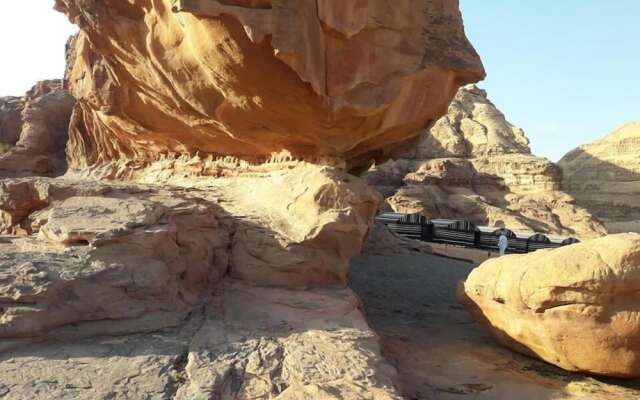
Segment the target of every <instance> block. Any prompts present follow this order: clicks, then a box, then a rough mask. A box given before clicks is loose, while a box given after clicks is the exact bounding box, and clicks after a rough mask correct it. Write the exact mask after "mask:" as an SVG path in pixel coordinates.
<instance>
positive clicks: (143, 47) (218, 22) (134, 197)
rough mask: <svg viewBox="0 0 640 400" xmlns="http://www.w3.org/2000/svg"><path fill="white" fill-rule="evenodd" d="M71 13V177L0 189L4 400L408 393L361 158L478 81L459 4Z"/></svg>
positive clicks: (76, 0)
mask: <svg viewBox="0 0 640 400" xmlns="http://www.w3.org/2000/svg"><path fill="white" fill-rule="evenodd" d="M55 4H56V8H57V9H58V10H60V11H62V12H64V13H65V14H66V15H67V16H68V17H69V19H70V20H71V21H72V22H74V23H75V24H77V25H78V26H79V27H80V33H79V34H78V36H76V37H75V38H73V39H72V40H71V41H70V42H69V46H68V49H67V50H68V51H67V59H68V67H67V72H66V76H65V78H66V84H67V86H68V88H69V90H70V92H71V93H72V95H73V96H74V97H75V98H76V99H77V103H76V105H75V107H74V110H73V114H72V116H71V122H70V129H69V143H68V145H67V155H68V161H69V164H70V167H71V168H70V171H68V173H67V174H66V175H65V179H54V180H52V179H22V180H4V181H3V182H2V183H1V185H0V231H1V232H2V233H4V234H10V235H13V236H2V243H1V244H0V248H1V250H2V251H1V252H0V254H3V255H2V256H0V338H2V339H3V341H2V348H0V351H1V353H0V376H2V385H1V386H0V395H5V397H9V398H35V399H37V398H51V397H54V398H67V397H72V398H80V399H84V398H86V399H112V398H167V399H170V398H183V399H200V398H213V399H238V400H239V399H283V400H284V399H296V400H297V399H305V398H308V399H336V400H337V399H346V400H348V399H354V400H356V399H358V400H360V399H362V400H387V399H399V397H398V393H397V391H396V388H395V387H394V375H395V370H394V369H393V368H392V367H390V366H389V365H388V364H387V363H386V362H385V361H384V359H383V358H382V356H381V355H380V351H379V348H378V343H377V337H376V336H375V334H374V333H373V332H372V331H371V330H370V328H369V327H368V326H367V324H366V321H365V319H364V316H363V315H362V313H361V311H360V310H359V302H358V300H357V298H356V297H355V296H354V295H353V294H352V293H351V291H350V290H349V289H346V284H347V280H348V277H349V259H350V258H351V257H352V256H354V255H355V254H357V253H358V252H359V251H360V250H361V248H362V244H363V241H364V239H365V238H366V236H367V234H368V233H369V231H370V230H371V224H372V219H373V216H374V214H375V212H376V210H377V209H378V206H379V202H380V198H379V195H378V194H377V193H376V192H375V191H374V190H372V189H370V188H369V187H368V186H367V185H366V184H365V183H364V182H363V181H361V180H360V179H359V178H356V177H353V176H351V175H348V174H347V173H346V172H345V171H347V170H352V168H355V167H358V166H361V165H366V166H368V165H370V163H371V160H372V159H382V158H384V157H385V156H386V154H387V151H388V148H390V147H395V146H396V145H398V144H400V143H402V142H404V141H405V140H406V139H407V138H410V137H411V136H412V135H415V134H416V132H418V131H419V130H420V129H423V128H424V127H426V126H429V125H431V124H432V123H433V122H434V121H435V120H436V119H437V118H439V117H440V116H441V115H443V114H444V113H445V112H446V108H447V106H448V104H449V102H450V100H451V98H453V96H454V95H455V93H456V91H457V89H458V87H459V86H460V85H462V84H465V83H469V82H475V81H477V80H479V79H481V78H482V77H483V76H484V71H483V68H482V65H481V63H480V60H479V58H478V56H477V54H476V53H475V51H474V50H473V48H472V47H471V45H470V44H469V43H468V41H467V39H466V38H465V36H464V30H463V26H462V20H461V15H460V11H459V8H458V2H457V1H456V0H418V1H408V0H407V1H397V2H387V1H377V0H376V1H370V2H355V3H353V4H351V3H346V2H339V1H317V2H315V1H306V0H304V1H297V0H296V1H294V0H284V1H269V0H265V1H261V0H259V1H240V0H237V1H236V0H225V1H214V0H178V1H174V0H135V1H125V2H122V1H112V0H107V1H85V0H56V1H55ZM26 109H28V107H25V110H26ZM21 140H22V139H21ZM25 140H26V139H25ZM18 147H20V146H16V148H18ZM309 162H311V163H309ZM20 165H27V164H22V163H21V164H20ZM36 173H42V174H44V173H45V172H44V171H40V170H38V171H36ZM97 179H110V180H112V182H106V181H102V180H97ZM113 181H119V182H120V183H115V182H113ZM124 182H127V183H124ZM294 290H296V291H294ZM141 333H144V334H142V335H141ZM27 344H28V345H29V346H25V345H27ZM127 360H129V361H127ZM84 364H89V366H88V367H83V365H84ZM31 367H33V368H31Z"/></svg>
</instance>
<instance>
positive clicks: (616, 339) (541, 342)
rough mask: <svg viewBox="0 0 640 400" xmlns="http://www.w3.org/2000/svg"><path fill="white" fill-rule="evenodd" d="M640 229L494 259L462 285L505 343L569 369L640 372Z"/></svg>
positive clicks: (473, 308)
mask: <svg viewBox="0 0 640 400" xmlns="http://www.w3.org/2000/svg"><path fill="white" fill-rule="evenodd" d="M638 287H640V235H638V234H623V235H612V236H607V237H605V238H601V239H595V240H591V241H587V242H584V243H581V244H577V245H573V246H568V247H565V248H560V249H555V250H544V251H539V252H536V253H534V254H528V255H517V256H508V257H501V258H498V259H492V260H489V261H487V262H485V263H484V264H482V265H481V266H480V267H479V268H476V269H475V270H473V271H472V272H471V274H470V275H469V277H468V278H467V280H466V282H464V285H463V287H462V288H461V292H460V299H461V301H462V302H463V303H464V304H465V305H466V306H467V309H468V310H469V311H470V312H471V313H472V314H473V315H474V317H475V318H476V320H478V321H480V322H481V323H483V324H484V325H485V326H486V327H487V328H488V329H490V330H491V332H492V333H493V335H494V336H495V338H496V339H497V340H498V341H499V342H500V343H502V344H504V345H506V346H508V347H510V348H512V349H514V350H516V351H519V352H522V353H525V354H528V355H532V356H536V357H539V358H541V359H543V360H545V361H547V362H549V363H552V364H555V365H557V366H559V367H561V368H564V369H566V370H570V371H579V372H586V373H591V374H598V375H607V376H616V377H638V376H640V339H639V338H640V323H639V322H638V321H639V320H640V318H639V316H640V309H639V308H638V304H639V303H638V300H640V299H639V298H638Z"/></svg>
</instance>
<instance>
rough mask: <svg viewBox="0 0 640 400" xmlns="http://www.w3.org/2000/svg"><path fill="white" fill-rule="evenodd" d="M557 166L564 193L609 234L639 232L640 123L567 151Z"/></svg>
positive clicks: (629, 125)
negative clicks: (601, 224)
mask: <svg viewBox="0 0 640 400" xmlns="http://www.w3.org/2000/svg"><path fill="white" fill-rule="evenodd" d="M558 164H559V165H560V167H561V169H562V173H563V179H562V187H563V189H564V190H565V191H567V192H569V193H571V194H572V195H573V196H574V197H575V198H576V200H577V201H578V204H579V205H580V206H582V207H585V208H587V209H588V210H589V211H590V212H591V213H593V214H594V215H596V216H598V217H599V218H600V219H602V220H603V221H604V223H605V224H606V226H607V228H608V229H609V231H610V232H612V233H617V232H628V231H635V232H640V122H633V123H629V124H626V125H623V126H622V127H620V128H618V129H616V130H615V131H613V132H611V133H610V134H608V135H606V136H604V137H602V138H600V139H598V140H596V141H594V142H593V143H590V144H586V145H583V146H580V147H578V148H576V149H574V150H572V151H570V152H569V153H568V154H567V155H565V156H564V157H563V158H562V159H561V160H560V161H559V162H558Z"/></svg>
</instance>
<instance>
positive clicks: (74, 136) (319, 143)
mask: <svg viewBox="0 0 640 400" xmlns="http://www.w3.org/2000/svg"><path fill="white" fill-rule="evenodd" d="M116 3H117V2H112V1H109V2H106V3H104V2H84V1H83V2H81V1H77V0H57V1H56V7H57V9H58V10H60V11H62V12H64V13H66V14H67V15H68V16H69V18H70V20H71V21H72V22H73V23H75V24H77V25H78V26H80V28H81V33H80V36H79V37H78V38H77V39H76V40H75V45H74V48H73V49H72V51H70V57H69V58H70V60H69V63H70V65H71V67H70V70H69V72H68V81H69V85H70V89H71V92H72V94H73V95H74V97H75V98H76V99H78V105H77V107H76V109H75V112H74V117H73V121H72V127H71V130H70V135H71V141H70V146H69V156H70V162H71V165H72V167H74V168H86V167H90V166H93V165H95V164H102V163H104V162H105V161H109V160H136V161H138V162H141V161H145V160H146V161H148V160H155V159H156V158H157V156H158V155H159V154H163V153H178V154H185V153H191V154H195V153H196V152H200V153H202V154H213V155H223V156H229V155H230V156H235V157H239V158H243V159H245V160H249V161H261V160H264V159H267V158H269V156H270V155H271V154H272V153H279V152H281V151H283V150H286V151H288V152H289V153H291V154H292V155H293V156H294V157H295V158H298V159H306V160H318V159H323V158H337V159H340V160H346V161H347V162H348V164H349V165H357V164H360V163H368V162H369V160H370V159H372V158H381V157H383V156H384V153H385V151H386V150H385V149H386V148H388V147H389V146H391V145H394V144H397V143H401V142H403V141H405V140H406V139H407V138H408V137H411V136H412V135H415V134H416V132H418V131H419V130H420V129H422V128H424V127H425V126H427V125H429V124H430V123H433V122H435V121H436V120H437V119H438V118H439V117H440V116H441V115H443V114H444V113H445V112H446V107H447V106H448V104H449V102H450V100H451V99H452V98H453V96H454V95H455V93H456V91H457V89H458V87H459V86H460V85H461V84H464V83H469V82H475V81H477V80H479V79H482V78H483V77H484V71H483V68H482V65H481V63H480V60H479V58H478V56H477V54H476V53H475V51H474V50H473V48H472V47H471V45H470V44H469V43H468V41H467V39H466V38H465V36H464V30H463V26H462V20H461V15H460V11H459V9H458V2H457V1H455V0H420V1H399V2H394V3H393V4H391V3H388V2H384V1H372V2H367V4H366V5H364V6H363V5H362V4H360V3H358V4H355V3H354V4H350V3H349V4H348V3H343V2H337V1H319V2H315V1H293V0H287V1H278V2H272V1H263V2H246V1H239V0H233V1H215V0H179V1H170V0H144V1H135V2H128V3H127V4H126V5H121V4H116Z"/></svg>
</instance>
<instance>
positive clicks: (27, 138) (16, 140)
mask: <svg viewBox="0 0 640 400" xmlns="http://www.w3.org/2000/svg"><path fill="white" fill-rule="evenodd" d="M74 104H75V100H74V99H73V98H72V97H71V95H69V93H68V92H67V91H66V90H64V89H63V88H62V81H60V80H57V81H56V80H53V81H42V82H39V83H38V84H36V85H35V86H34V87H33V88H32V89H31V90H30V91H29V92H28V93H27V94H26V96H25V97H24V98H10V99H8V100H6V99H5V100H4V101H3V102H0V142H3V143H4V144H6V145H8V146H9V147H10V149H9V150H8V151H7V152H5V153H4V154H2V155H0V177H15V176H25V175H33V174H35V175H56V174H57V175H60V174H62V173H64V171H65V167H66V161H65V147H66V144H67V139H68V129H69V121H70V118H71V111H72V109H73V106H74Z"/></svg>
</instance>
